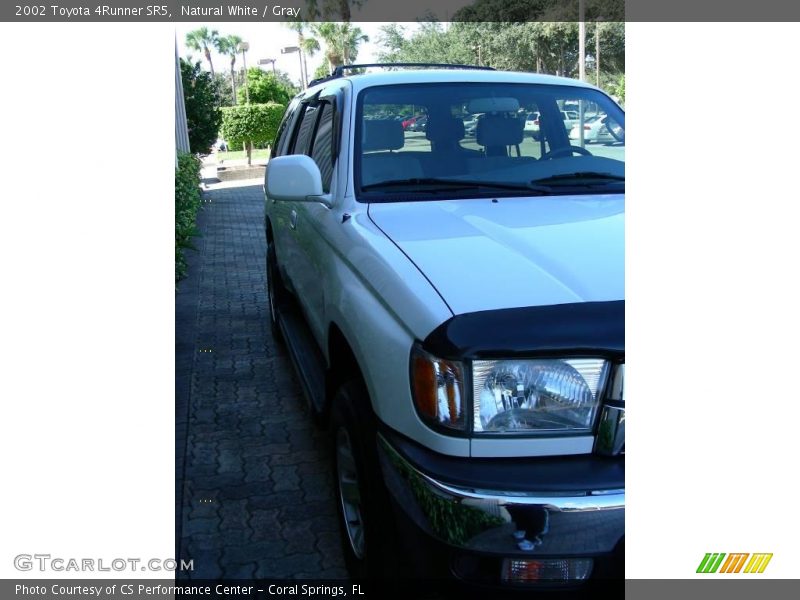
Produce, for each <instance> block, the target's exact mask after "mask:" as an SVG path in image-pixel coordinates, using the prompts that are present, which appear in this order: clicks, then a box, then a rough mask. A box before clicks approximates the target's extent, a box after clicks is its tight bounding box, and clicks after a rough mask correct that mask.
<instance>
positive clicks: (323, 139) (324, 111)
mask: <svg viewBox="0 0 800 600" xmlns="http://www.w3.org/2000/svg"><path fill="white" fill-rule="evenodd" d="M319 110H320V111H321V112H320V115H319V124H318V125H317V133H316V135H315V136H314V143H313V144H312V146H311V158H313V159H314V162H316V163H317V166H318V167H319V170H320V173H322V189H323V190H324V191H325V193H328V192H329V191H330V188H331V178H332V177H333V113H334V111H333V105H332V104H330V103H328V102H326V103H324V104H322V105H321V107H320V109H319Z"/></svg>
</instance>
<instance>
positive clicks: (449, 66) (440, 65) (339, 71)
mask: <svg viewBox="0 0 800 600" xmlns="http://www.w3.org/2000/svg"><path fill="white" fill-rule="evenodd" d="M369 67H380V68H384V69H391V68H393V67H424V68H435V69H472V70H476V71H494V67H483V66H478V65H459V64H453V63H411V62H397V63H365V64H361V65H339V66H338V67H336V68H335V69H334V70H333V73H331V74H330V75H328V76H327V77H320V78H319V79H314V80H313V81H311V82H310V83H309V84H308V85H309V86H312V85H316V84H318V83H322V82H323V81H328V80H329V79H338V78H340V77H344V72H345V70H351V69H366V68H369Z"/></svg>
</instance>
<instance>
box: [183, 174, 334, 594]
mask: <svg viewBox="0 0 800 600" xmlns="http://www.w3.org/2000/svg"><path fill="white" fill-rule="evenodd" d="M198 225H199V228H200V230H201V233H202V237H200V238H197V240H196V245H197V249H198V251H197V252H189V255H190V256H189V277H188V278H187V279H186V280H184V281H182V282H181V284H180V286H179V292H178V294H177V297H176V423H177V429H176V473H177V479H178V481H177V482H176V539H177V548H176V556H177V558H183V559H193V560H194V571H193V572H192V573H190V574H188V576H189V577H191V578H195V579H201V578H217V577H225V578H239V579H243V578H251V577H259V578H261V577H263V578H272V577H274V578H284V577H287V578H288V577H293V578H304V577H305V578H344V577H346V576H347V573H346V571H345V569H344V566H343V560H342V556H341V549H340V545H339V544H340V540H339V532H338V528H337V521H336V515H335V506H336V505H335V497H334V487H333V481H332V477H331V464H330V459H329V454H330V453H329V451H328V448H329V440H328V436H327V434H325V433H324V432H321V431H319V430H317V429H315V428H314V426H313V424H312V422H311V420H310V418H309V416H308V415H307V413H306V406H305V401H304V399H303V395H302V391H301V389H300V386H299V384H298V382H297V380H296V376H295V373H294V371H293V370H292V366H291V364H290V363H289V359H288V358H287V356H286V353H285V351H284V349H283V348H282V347H281V346H280V345H278V344H277V343H276V342H275V340H273V339H272V335H271V333H270V329H269V322H268V316H267V313H266V311H267V300H266V292H265V283H266V282H265V277H266V275H265V268H264V267H265V241H264V214H263V192H262V189H261V185H260V183H259V182H254V181H249V182H236V184H219V185H211V186H210V187H209V189H208V190H207V191H205V192H204V204H203V210H202V211H201V214H200V216H199V218H198ZM179 576H180V575H179Z"/></svg>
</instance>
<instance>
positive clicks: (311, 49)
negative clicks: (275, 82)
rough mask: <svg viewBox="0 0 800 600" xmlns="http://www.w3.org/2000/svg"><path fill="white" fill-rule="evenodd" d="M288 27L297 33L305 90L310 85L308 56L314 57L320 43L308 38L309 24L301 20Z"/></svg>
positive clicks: (301, 77) (291, 22) (287, 24)
mask: <svg viewBox="0 0 800 600" xmlns="http://www.w3.org/2000/svg"><path fill="white" fill-rule="evenodd" d="M286 26H287V27H288V28H289V29H291V30H292V31H294V32H295V33H297V47H298V48H300V79H302V81H301V83H302V86H301V87H303V88H305V87H306V86H307V85H308V80H309V76H308V65H307V64H306V55H308V56H314V54H316V52H317V51H318V50H319V42H318V41H317V40H316V38H313V37H306V29H308V28H309V26H308V23H306V22H304V21H301V20H299V19H297V20H294V21H289V22H288V23H286Z"/></svg>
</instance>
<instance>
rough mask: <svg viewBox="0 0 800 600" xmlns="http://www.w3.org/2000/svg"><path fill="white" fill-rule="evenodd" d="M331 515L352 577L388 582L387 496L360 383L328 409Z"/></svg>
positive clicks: (346, 388) (390, 532) (391, 546)
mask: <svg viewBox="0 0 800 600" xmlns="http://www.w3.org/2000/svg"><path fill="white" fill-rule="evenodd" d="M330 425H331V433H332V435H331V438H332V442H333V453H334V473H335V486H336V496H337V512H338V515H339V525H340V529H341V531H342V548H343V551H344V558H345V563H346V564H347V568H348V570H349V571H350V575H351V576H352V577H353V578H354V579H359V578H371V579H382V580H386V579H392V578H393V567H392V564H393V560H392V556H391V553H392V552H393V551H396V550H397V547H396V544H395V542H394V540H395V537H396V536H395V533H394V525H393V519H392V516H391V515H390V514H388V513H387V511H386V507H388V506H389V497H388V493H387V491H386V488H385V486H384V483H383V477H382V475H381V471H380V467H379V465H378V455H377V438H376V428H375V417H374V415H373V414H372V408H371V406H370V403H369V396H368V394H367V390H366V388H365V387H364V384H363V382H361V381H360V380H358V379H354V380H351V381H348V382H347V383H345V384H344V385H342V386H341V387H340V388H339V390H338V391H337V393H336V395H335V397H334V400H333V406H332V407H331V421H330Z"/></svg>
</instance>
